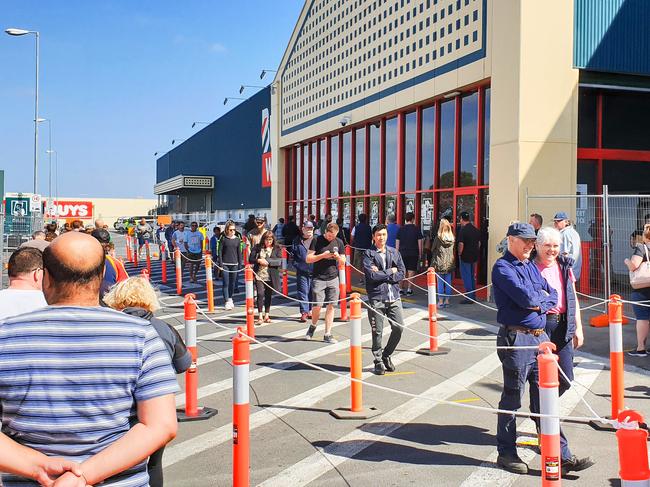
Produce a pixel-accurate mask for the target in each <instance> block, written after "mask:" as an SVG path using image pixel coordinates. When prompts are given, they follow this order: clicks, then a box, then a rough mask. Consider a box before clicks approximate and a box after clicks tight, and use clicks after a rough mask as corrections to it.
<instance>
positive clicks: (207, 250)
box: [203, 235, 211, 255]
mask: <svg viewBox="0 0 650 487" xmlns="http://www.w3.org/2000/svg"><path fill="white" fill-rule="evenodd" d="M203 247H204V249H203V253H204V254H205V255H208V254H211V252H210V239H209V238H208V236H207V235H206V236H205V239H203Z"/></svg>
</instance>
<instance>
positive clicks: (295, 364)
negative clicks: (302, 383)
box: [256, 362, 350, 372]
mask: <svg viewBox="0 0 650 487" xmlns="http://www.w3.org/2000/svg"><path fill="white" fill-rule="evenodd" d="M287 364H291V365H287ZM256 365H258V366H259V367H270V368H272V369H278V368H279V369H282V370H314V369H313V368H312V367H308V366H306V365H305V364H302V363H300V362H293V363H292V362H282V365H279V363H277V362H258V363H257V364H256ZM314 365H316V366H318V367H322V368H323V369H325V370H329V371H330V372H349V371H350V368H349V367H342V366H340V365H332V364H314Z"/></svg>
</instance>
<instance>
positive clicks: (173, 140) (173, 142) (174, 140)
mask: <svg viewBox="0 0 650 487" xmlns="http://www.w3.org/2000/svg"><path fill="white" fill-rule="evenodd" d="M184 140H186V139H172V145H174V144H175V143H176V142H183V141H184Z"/></svg>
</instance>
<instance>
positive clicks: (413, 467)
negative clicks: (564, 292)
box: [116, 239, 650, 487]
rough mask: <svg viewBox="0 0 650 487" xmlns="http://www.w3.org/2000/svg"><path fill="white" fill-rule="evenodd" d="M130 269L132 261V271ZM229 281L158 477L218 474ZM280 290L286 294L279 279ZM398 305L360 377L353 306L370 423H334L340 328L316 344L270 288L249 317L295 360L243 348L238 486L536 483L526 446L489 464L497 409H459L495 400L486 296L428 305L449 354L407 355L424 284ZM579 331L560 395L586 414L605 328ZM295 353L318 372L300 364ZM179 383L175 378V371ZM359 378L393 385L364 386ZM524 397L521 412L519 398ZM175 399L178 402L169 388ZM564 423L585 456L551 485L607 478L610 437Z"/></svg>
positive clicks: (340, 390)
mask: <svg viewBox="0 0 650 487" xmlns="http://www.w3.org/2000/svg"><path fill="white" fill-rule="evenodd" d="M116 240H117V239H116ZM143 265H144V264H143V263H142V262H141V264H140V267H139V269H141V268H142V267H143ZM128 268H129V271H130V272H131V273H133V272H134V271H135V269H133V268H132V267H131V266H130V265H129V266H128ZM168 271H169V282H168V286H164V285H161V284H160V270H159V262H158V261H155V260H154V261H153V262H152V281H153V282H154V284H156V285H157V286H158V287H159V289H160V291H161V295H162V301H163V302H164V305H165V307H164V308H163V309H162V310H161V311H160V312H159V313H158V314H159V315H160V316H162V317H163V318H164V319H165V320H167V321H168V322H169V323H171V324H173V325H175V326H177V327H178V328H179V329H181V330H182V328H183V315H182V297H181V296H176V293H175V288H174V271H173V266H172V265H171V262H170V264H169V265H168ZM135 272H137V271H135ZM240 287H241V292H240V294H239V295H237V297H236V299H235V304H236V305H237V306H236V308H235V309H234V310H231V311H225V310H224V309H223V299H222V297H221V285H220V282H219V281H218V280H217V281H215V302H216V312H215V313H213V314H210V315H209V317H210V320H213V321H214V322H216V323H218V324H219V325H222V326H224V327H226V328H227V330H224V329H223V328H221V326H218V325H216V324H214V323H212V322H211V321H210V320H209V319H208V318H207V317H206V316H205V315H202V314H201V313H199V328H198V337H199V355H200V357H201V358H200V360H199V364H200V365H199V404H200V405H205V406H209V407H212V408H217V409H218V410H219V414H218V415H217V416H215V417H214V418H212V419H210V420H207V421H202V422H195V423H183V424H181V426H180V430H179V435H178V437H177V439H176V440H174V442H172V443H171V444H170V445H169V446H168V447H167V449H166V451H165V456H164V465H165V479H166V481H167V482H169V484H170V485H174V486H204V485H205V486H208V485H210V486H212V485H220V486H221V485H224V486H225V485H230V484H231V475H232V463H231V462H232V460H231V457H232V424H231V418H232V416H231V414H232V412H231V411H232V368H231V364H230V361H231V359H232V352H231V349H232V347H231V337H232V335H233V333H234V331H231V330H234V329H235V328H236V327H237V326H244V324H245V315H244V308H243V301H244V295H243V291H244V286H243V282H242V285H241V286H240ZM183 292H184V293H185V292H194V293H195V294H196V295H197V298H198V299H199V306H200V307H202V308H203V309H204V308H205V306H206V304H205V301H204V300H205V296H206V292H205V287H204V281H203V275H202V274H200V276H199V285H195V286H194V287H186V288H184V290H183ZM289 294H290V295H291V296H295V284H294V282H293V279H292V278H291V279H290V283H289ZM456 300H457V299H456ZM405 301H406V302H405V304H404V306H405V320H406V324H407V330H405V332H404V334H403V338H402V341H401V343H400V345H399V347H398V350H397V351H396V353H395V355H394V361H395V363H396V365H397V371H396V372H395V373H392V374H386V375H384V376H375V375H373V374H372V373H371V370H372V355H371V353H370V327H369V324H368V320H367V317H366V315H365V312H364V317H363V319H362V334H363V336H362V340H363V361H364V381H365V382H366V384H365V386H364V389H363V402H364V405H366V406H374V407H377V408H379V409H380V410H381V414H380V415H379V416H377V417H375V418H372V419H370V420H352V421H341V420H337V419H334V417H332V416H331V415H330V411H331V410H332V409H335V408H338V407H342V406H343V407H347V406H349V401H350V397H349V395H350V393H349V382H348V381H347V379H345V378H344V377H341V376H337V375H334V374H343V375H345V374H347V373H348V371H349V369H348V366H349V353H348V347H349V324H348V323H346V322H339V321H337V322H336V323H335V327H334V335H335V337H336V338H337V339H338V340H339V343H338V344H326V343H324V342H323V341H322V336H323V331H322V325H320V326H319V329H318V330H317V332H316V336H315V339H314V340H312V341H307V340H305V339H304V332H305V330H306V324H303V323H300V322H299V321H298V307H297V305H296V304H295V303H292V302H290V301H287V300H285V299H282V298H274V302H273V308H272V311H271V314H272V317H273V323H272V324H268V325H263V326H260V327H257V328H256V333H257V338H258V339H260V340H261V341H263V342H264V343H266V344H268V345H270V346H271V347H274V348H277V349H278V350H281V351H283V352H285V353H287V354H290V355H291V356H292V357H294V358H293V359H287V358H285V357H283V356H281V355H279V354H277V353H275V352H273V351H272V350H269V349H266V348H263V347H260V346H259V345H252V347H251V366H250V369H251V373H250V379H251V382H250V401H251V411H250V412H251V416H250V422H251V435H250V445H251V485H261V486H266V487H270V486H278V487H280V486H282V487H285V486H292V487H293V486H303V485H304V486H328V487H330V486H364V487H366V486H368V485H373V486H405V485H423V486H424V485H436V486H528V485H538V484H539V483H541V480H540V470H539V469H540V461H539V455H537V453H536V452H535V450H534V449H532V448H531V447H528V446H522V448H521V449H520V455H521V457H522V458H524V459H525V460H526V461H527V462H528V463H529V465H530V467H531V471H530V473H529V475H526V476H520V475H514V474H510V473H507V472H504V471H502V470H500V469H497V468H496V466H495V463H494V462H495V460H496V448H495V437H494V435H495V429H496V415H495V414H494V413H492V412H490V411H484V410H474V409H468V408H467V406H483V407H486V408H495V407H496V406H497V404H498V401H499V397H500V391H501V387H502V377H501V368H500V363H499V360H498V358H497V356H496V353H495V352H494V349H493V347H494V345H495V335H494V334H495V333H496V331H497V327H496V325H495V320H494V318H495V313H494V311H493V310H491V309H488V307H491V306H492V305H491V304H490V303H483V305H484V306H481V305H461V304H457V303H454V302H453V301H454V300H452V306H451V307H450V308H447V309H444V310H441V311H440V313H439V314H440V318H439V333H440V334H441V338H440V344H441V346H444V347H447V348H449V353H448V354H446V355H439V356H433V357H427V356H423V355H419V354H416V353H415V351H416V350H418V349H419V348H421V347H423V346H425V345H426V343H427V338H426V336H425V335H426V333H427V328H428V325H427V314H426V306H425V304H426V294H425V293H424V292H421V291H419V290H417V291H416V293H415V294H414V296H413V297H412V298H409V299H408V300H405ZM486 306H487V307H486ZM337 316H338V311H337ZM624 328H625V335H626V338H625V340H626V343H628V344H631V343H632V341H630V340H631V338H630V333H633V325H632V326H626V327H624ZM417 332H419V333H420V334H417ZM585 334H586V341H585V346H584V348H583V351H580V352H578V353H577V355H576V369H575V373H576V385H574V387H573V388H572V389H571V390H569V391H568V392H567V393H566V394H564V396H563V397H562V398H561V414H563V415H568V416H573V417H588V416H592V414H591V413H590V411H589V409H588V408H587V406H586V405H585V404H584V403H583V402H582V401H583V400H584V401H586V402H587V403H588V404H589V405H590V406H591V407H592V408H593V409H594V410H595V411H596V413H597V414H598V415H600V416H606V415H608V414H609V412H610V408H611V403H610V400H609V387H610V384H609V380H610V379H609V372H608V359H607V357H608V353H609V352H608V345H607V341H608V329H607V328H591V327H589V326H585ZM385 340H386V338H385ZM626 360H627V358H626ZM301 361H306V362H309V363H312V364H316V365H318V366H320V367H323V368H325V369H327V370H328V371H330V372H331V373H325V372H321V371H316V370H313V369H311V368H310V367H308V366H307V365H304V364H303V363H301ZM629 362H631V363H632V364H631V365H628V366H626V374H625V381H626V406H627V407H630V408H634V409H638V410H639V411H641V412H642V413H644V412H645V411H644V408H645V406H646V405H647V404H648V402H647V400H648V399H649V398H650V392H649V391H650V389H649V387H650V378H649V377H648V372H647V371H646V370H644V368H642V367H643V366H645V365H646V364H645V362H643V361H641V363H639V362H636V363H635V362H633V361H632V360H630V361H629ZM179 382H180V383H181V385H182V384H183V377H182V376H179ZM372 384H377V385H380V386H384V387H387V388H389V389H392V391H387V390H379V389H375V388H373V387H372V386H371V385H372ZM403 393H407V394H409V395H405V394H403ZM413 395H415V396H416V397H413ZM440 400H445V401H450V402H448V403H440V402H439V401H440ZM523 402H524V409H523V410H526V406H527V400H526V399H524V401H523ZM177 404H178V405H179V406H182V405H183V404H184V396H183V395H182V394H181V395H179V397H178V399H177ZM563 428H564V430H565V431H566V434H567V436H568V438H569V441H570V444H571V447H572V449H573V452H574V453H575V454H577V455H578V456H587V455H588V456H591V457H592V458H593V459H594V460H595V461H596V465H595V466H594V467H592V468H590V469H588V470H586V471H583V472H578V473H571V474H569V475H568V477H567V478H566V479H564V483H565V484H566V485H587V484H591V485H619V481H618V480H617V478H618V465H617V444H616V438H615V435H614V434H613V433H612V432H603V431H597V430H594V429H593V428H592V427H591V426H589V425H587V424H584V423H582V422H574V421H565V422H563ZM534 431H535V429H534V426H533V424H532V421H530V420H529V419H521V420H520V421H519V432H520V435H521V437H522V441H523V442H524V443H525V442H526V438H527V437H530V438H532V437H534ZM527 435H528V436H527Z"/></svg>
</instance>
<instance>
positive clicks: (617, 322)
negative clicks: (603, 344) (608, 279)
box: [607, 294, 625, 418]
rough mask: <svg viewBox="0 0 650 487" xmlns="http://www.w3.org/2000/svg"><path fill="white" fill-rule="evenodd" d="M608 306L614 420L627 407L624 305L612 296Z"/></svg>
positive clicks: (615, 296) (617, 297)
mask: <svg viewBox="0 0 650 487" xmlns="http://www.w3.org/2000/svg"><path fill="white" fill-rule="evenodd" d="M609 299H610V301H609V303H608V305H607V313H608V315H609V370H610V383H611V389H612V390H611V395H612V416H611V417H612V418H616V417H618V413H620V412H621V411H622V410H623V409H624V408H625V407H624V403H625V388H624V385H623V384H624V381H623V376H624V370H623V303H621V297H620V296H619V295H618V294H612V295H611V296H610V297H609Z"/></svg>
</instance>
